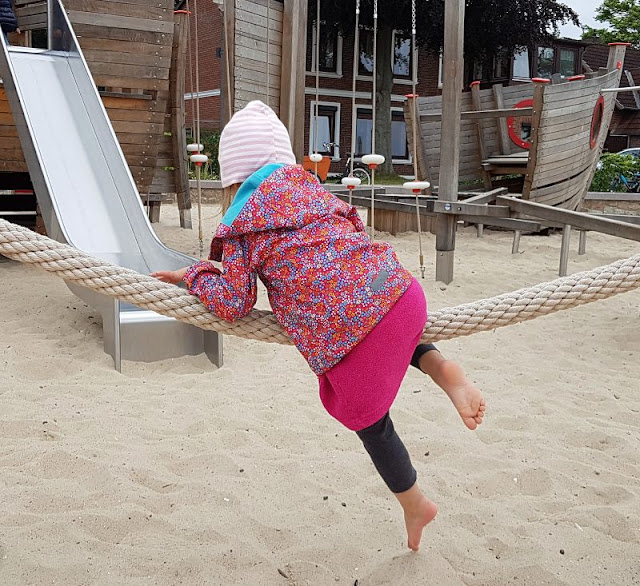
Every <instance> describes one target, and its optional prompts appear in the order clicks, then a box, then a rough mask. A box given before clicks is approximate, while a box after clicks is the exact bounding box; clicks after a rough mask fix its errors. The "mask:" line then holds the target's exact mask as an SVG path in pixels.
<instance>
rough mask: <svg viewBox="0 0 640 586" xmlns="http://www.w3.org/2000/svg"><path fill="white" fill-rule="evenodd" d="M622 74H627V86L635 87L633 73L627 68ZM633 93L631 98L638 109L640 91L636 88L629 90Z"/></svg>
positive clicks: (639, 105) (639, 106) (639, 107)
mask: <svg viewBox="0 0 640 586" xmlns="http://www.w3.org/2000/svg"><path fill="white" fill-rule="evenodd" d="M624 74H625V75H626V76H627V82H628V83H629V87H635V85H636V82H635V81H634V80H633V75H632V74H631V72H630V71H629V70H627V71H625V72H624ZM631 92H632V94H633V99H634V100H635V102H636V108H638V109H639V110H640V91H638V89H637V88H636V89H635V90H632V91H631Z"/></svg>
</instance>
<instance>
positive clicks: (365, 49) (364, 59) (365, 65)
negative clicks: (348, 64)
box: [358, 29, 373, 75]
mask: <svg viewBox="0 0 640 586" xmlns="http://www.w3.org/2000/svg"><path fill="white" fill-rule="evenodd" d="M358 73H359V74H360V75H371V74H372V73H373V31H372V30H371V29H362V30H361V31H360V61H359V62H358Z"/></svg>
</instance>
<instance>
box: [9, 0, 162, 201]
mask: <svg viewBox="0 0 640 586" xmlns="http://www.w3.org/2000/svg"><path fill="white" fill-rule="evenodd" d="M64 5H65V8H66V10H67V13H68V14H69V20H70V21H71V24H72V26H73V27H74V30H75V32H76V34H77V36H78V40H79V43H80V46H81V47H82V50H83V52H84V55H85V58H86V60H87V63H88V65H89V69H90V70H91V73H92V75H93V78H94V80H95V82H96V85H97V86H98V87H99V88H100V89H101V94H102V96H103V102H104V104H105V106H106V108H107V112H108V114H109V117H110V119H111V122H112V124H113V127H114V130H115V132H116V135H117V137H118V140H119V142H120V145H121V147H122V150H123V152H124V154H125V157H126V159H127V162H128V164H129V168H130V170H131V174H132V175H133V178H134V180H135V181H136V184H137V186H138V190H139V191H140V193H141V194H145V193H147V192H148V191H149V189H150V186H151V183H152V180H153V177H154V174H155V172H156V167H157V164H158V152H159V151H158V145H159V143H160V142H161V139H162V137H163V133H164V130H165V128H164V127H165V118H166V115H167V114H168V113H169V112H168V109H169V75H170V68H171V55H172V42H173V33H174V15H173V7H174V4H173V1H172V0H127V1H126V2H122V1H118V0H65V2H64ZM15 6H16V14H17V16H18V19H19V22H20V26H21V27H22V28H23V29H24V30H34V29H38V28H44V27H46V23H47V17H46V2H43V1H42V0H16V3H15ZM0 99H1V98H0ZM0 107H1V106H0ZM4 132H8V131H6V130H2V129H1V128H0V137H3V136H4V134H3V133H4ZM10 138H11V137H10V136H8V135H7V139H10ZM16 140H17V139H16ZM6 144H9V143H8V142H7V143H6ZM17 146H18V147H19V141H18V145H17ZM166 163H167V162H166V160H163V161H162V166H163V167H166V166H170V165H167V164H166ZM20 165H24V162H23V159H22V163H20V162H18V163H17V166H18V167H20ZM8 166H9V165H5V167H8ZM13 166H16V165H13Z"/></svg>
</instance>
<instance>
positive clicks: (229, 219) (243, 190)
mask: <svg viewBox="0 0 640 586" xmlns="http://www.w3.org/2000/svg"><path fill="white" fill-rule="evenodd" d="M284 166H285V165H284V164H282V163H270V164H269V165H265V166H264V167H262V168H261V169H258V170H257V171H256V172H255V173H254V174H253V175H250V176H249V177H248V178H247V179H245V180H244V182H243V183H242V185H241V186H240V189H238V192H237V193H236V196H235V197H234V198H233V202H232V203H231V206H229V209H228V210H227V213H226V214H225V215H224V216H223V218H222V220H220V223H221V224H224V225H225V226H231V224H233V221H234V220H235V219H236V218H237V217H238V214H239V213H240V212H241V211H242V208H243V207H244V204H246V203H247V201H248V199H249V198H250V197H251V195H252V194H253V192H254V191H255V190H256V189H258V187H260V184H261V183H262V182H263V181H264V180H265V179H267V178H268V177H269V176H270V175H271V174H272V173H274V172H275V171H277V170H278V169H281V168H282V167H284Z"/></svg>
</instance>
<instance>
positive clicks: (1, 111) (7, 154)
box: [0, 83, 27, 173]
mask: <svg viewBox="0 0 640 586" xmlns="http://www.w3.org/2000/svg"><path fill="white" fill-rule="evenodd" d="M0 172H8V173H26V172H27V163H26V162H25V160H24V155H23V153H22V146H21V145H20V139H19V138H18V132H17V130H16V127H15V124H14V123H13V116H12V114H11V109H10V108H9V102H8V100H7V96H6V94H5V91H4V87H3V86H2V83H0Z"/></svg>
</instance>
